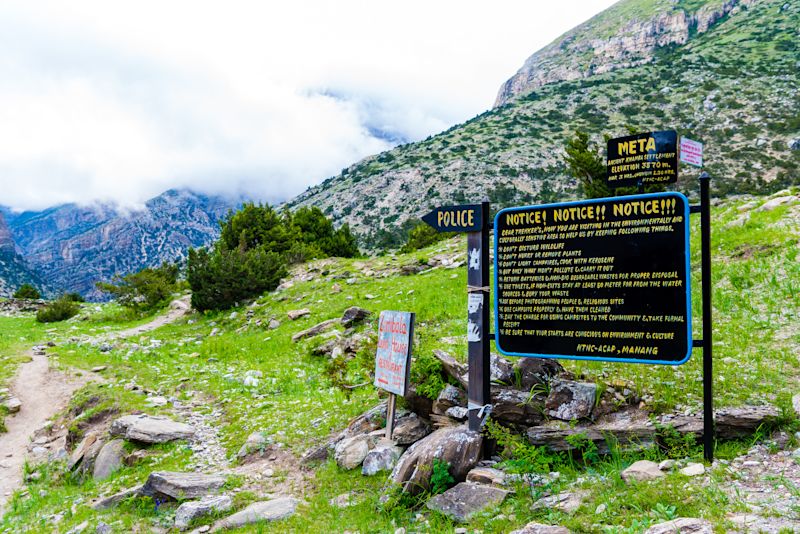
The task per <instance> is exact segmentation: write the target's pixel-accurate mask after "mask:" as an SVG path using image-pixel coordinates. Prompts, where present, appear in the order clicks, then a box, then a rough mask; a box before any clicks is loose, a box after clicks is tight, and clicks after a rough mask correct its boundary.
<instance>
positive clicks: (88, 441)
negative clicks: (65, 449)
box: [67, 432, 98, 470]
mask: <svg viewBox="0 0 800 534" xmlns="http://www.w3.org/2000/svg"><path fill="white" fill-rule="evenodd" d="M97 438H98V436H97V432H87V433H86V435H85V436H83V439H82V440H81V442H80V443H78V446H77V447H75V450H73V451H72V455H71V456H70V457H69V461H68V462H67V468H69V469H70V470H72V469H75V467H76V466H77V465H78V464H79V463H81V460H83V457H84V456H85V455H86V451H88V450H89V448H90V447H91V446H92V445H94V443H95V441H97Z"/></svg>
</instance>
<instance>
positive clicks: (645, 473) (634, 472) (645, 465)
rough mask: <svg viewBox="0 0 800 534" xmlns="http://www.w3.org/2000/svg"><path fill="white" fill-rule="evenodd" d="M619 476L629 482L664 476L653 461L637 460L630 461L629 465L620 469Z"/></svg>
mask: <svg viewBox="0 0 800 534" xmlns="http://www.w3.org/2000/svg"><path fill="white" fill-rule="evenodd" d="M619 476H621V477H622V480H624V481H625V482H627V483H629V484H630V483H631V482H633V481H636V482H643V481H645V480H655V479H657V478H661V477H663V476H664V472H663V471H662V470H661V469H659V467H658V464H657V463H655V462H651V461H650V460H639V461H638V462H634V463H632V464H631V465H630V467H628V468H627V469H625V470H624V471H622V472H621V473H620V474H619Z"/></svg>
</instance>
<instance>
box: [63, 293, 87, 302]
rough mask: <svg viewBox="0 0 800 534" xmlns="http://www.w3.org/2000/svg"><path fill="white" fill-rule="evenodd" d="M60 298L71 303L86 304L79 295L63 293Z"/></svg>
mask: <svg viewBox="0 0 800 534" xmlns="http://www.w3.org/2000/svg"><path fill="white" fill-rule="evenodd" d="M62 297H64V298H65V299H67V300H69V301H71V302H86V299H85V298H83V295H81V294H80V293H64V294H63V295H62Z"/></svg>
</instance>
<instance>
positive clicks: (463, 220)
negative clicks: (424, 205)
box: [422, 204, 483, 232]
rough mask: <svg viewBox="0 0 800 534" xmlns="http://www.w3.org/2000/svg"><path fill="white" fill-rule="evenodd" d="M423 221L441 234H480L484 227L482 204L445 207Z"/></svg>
mask: <svg viewBox="0 0 800 534" xmlns="http://www.w3.org/2000/svg"><path fill="white" fill-rule="evenodd" d="M422 220H423V221H425V222H426V223H427V224H428V225H430V226H431V227H433V228H434V229H435V230H437V231H439V232H479V231H480V230H481V228H482V227H483V221H482V220H481V205H480V204H467V205H463V206H443V207H441V208H436V209H435V210H433V211H431V212H430V213H428V214H427V215H424V216H423V217H422Z"/></svg>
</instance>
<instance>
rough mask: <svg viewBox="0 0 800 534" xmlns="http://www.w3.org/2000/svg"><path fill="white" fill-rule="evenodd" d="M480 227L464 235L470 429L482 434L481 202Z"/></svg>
mask: <svg viewBox="0 0 800 534" xmlns="http://www.w3.org/2000/svg"><path fill="white" fill-rule="evenodd" d="M480 209H481V221H482V223H481V228H480V230H479V231H475V232H468V233H467V291H468V299H469V303H468V310H467V311H468V320H467V342H468V343H467V344H468V349H467V351H468V363H469V383H468V387H467V408H468V410H469V429H470V430H473V431H475V432H480V431H481V426H482V424H483V421H484V419H485V417H486V416H487V415H488V411H489V410H490V407H489V404H490V402H491V400H490V399H491V396H490V388H489V387H490V375H489V371H490V369H489V365H490V359H489V358H490V356H489V342H490V337H489V267H490V264H489V222H490V219H489V202H482V203H481V206H480Z"/></svg>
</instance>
